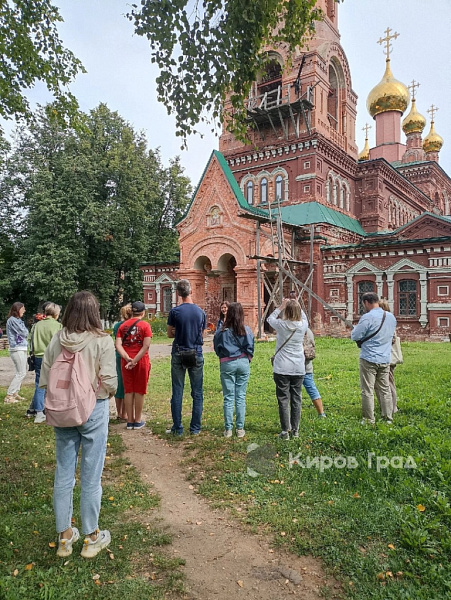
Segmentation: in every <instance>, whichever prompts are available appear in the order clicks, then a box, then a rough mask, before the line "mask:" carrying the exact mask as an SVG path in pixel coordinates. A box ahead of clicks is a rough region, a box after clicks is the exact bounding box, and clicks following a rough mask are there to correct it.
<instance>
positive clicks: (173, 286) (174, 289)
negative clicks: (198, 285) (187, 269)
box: [172, 281, 177, 307]
mask: <svg viewBox="0 0 451 600" xmlns="http://www.w3.org/2000/svg"><path fill="white" fill-rule="evenodd" d="M176 286H177V283H176V282H175V281H173V282H172V307H174V306H177V291H176Z"/></svg>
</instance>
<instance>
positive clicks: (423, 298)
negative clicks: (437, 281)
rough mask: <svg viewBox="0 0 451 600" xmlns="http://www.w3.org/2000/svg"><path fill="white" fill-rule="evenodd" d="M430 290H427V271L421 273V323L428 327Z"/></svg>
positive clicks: (422, 325)
mask: <svg viewBox="0 0 451 600" xmlns="http://www.w3.org/2000/svg"><path fill="white" fill-rule="evenodd" d="M427 304H428V290H427V272H426V271H423V272H422V273H420V325H421V327H426V325H427V322H428V312H427Z"/></svg>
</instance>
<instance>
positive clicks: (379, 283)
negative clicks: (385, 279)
mask: <svg viewBox="0 0 451 600" xmlns="http://www.w3.org/2000/svg"><path fill="white" fill-rule="evenodd" d="M382 291H383V288H382V273H376V293H377V295H378V296H379V298H380V297H381V296H382Z"/></svg>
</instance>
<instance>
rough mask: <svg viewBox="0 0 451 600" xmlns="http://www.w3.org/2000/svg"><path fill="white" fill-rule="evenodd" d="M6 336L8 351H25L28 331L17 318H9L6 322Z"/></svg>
mask: <svg viewBox="0 0 451 600" xmlns="http://www.w3.org/2000/svg"><path fill="white" fill-rule="evenodd" d="M6 335H7V337H8V344H9V350H10V351H12V352H14V351H17V350H27V339H28V329H27V327H26V325H25V323H24V322H23V321H22V319H20V318H19V317H9V319H8V320H7V321H6Z"/></svg>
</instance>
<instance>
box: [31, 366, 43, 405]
mask: <svg viewBox="0 0 451 600" xmlns="http://www.w3.org/2000/svg"><path fill="white" fill-rule="evenodd" d="M34 365H35V369H34V373H35V378H34V385H35V389H34V396H33V400H32V401H31V403H32V406H33V408H34V410H35V411H36V412H42V411H43V410H44V400H45V389H44V388H40V387H39V379H40V378H41V365H42V356H41V357H39V358H38V357H37V356H35V357H34Z"/></svg>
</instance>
